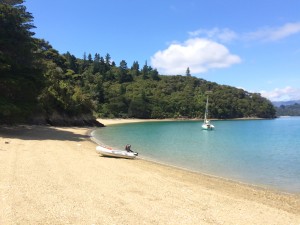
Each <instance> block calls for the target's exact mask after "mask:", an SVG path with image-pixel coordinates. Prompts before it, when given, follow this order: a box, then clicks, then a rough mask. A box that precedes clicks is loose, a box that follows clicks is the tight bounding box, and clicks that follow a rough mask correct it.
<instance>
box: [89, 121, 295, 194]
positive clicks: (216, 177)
mask: <svg viewBox="0 0 300 225" xmlns="http://www.w3.org/2000/svg"><path fill="white" fill-rule="evenodd" d="M237 120H240V119H237ZM241 120H244V119H241ZM245 120H247V119H245ZM100 121H101V122H102V123H103V124H104V125H105V126H111V125H118V124H130V123H145V122H164V121H167V122H168V121H175V122H176V121H198V120H177V119H151V120H148V119H99V122H100ZM97 129H101V128H97ZM94 130H95V129H93V130H91V131H90V132H89V134H90V136H91V141H92V142H94V143H95V144H97V145H102V146H108V145H107V144H106V143H103V142H101V141H100V140H97V139H96V138H95V137H94V136H93V131H94ZM108 147H111V146H108ZM137 159H140V160H144V161H147V162H149V163H153V164H157V165H161V166H166V167H170V168H174V169H178V170H183V171H186V172H190V173H195V174H199V175H201V176H207V177H208V178H213V179H221V180H224V181H225V182H232V183H237V184H240V185H244V186H247V187H250V188H256V189H262V190H266V191H272V192H275V193H281V194H287V195H296V196H297V195H298V196H299V197H300V192H288V191H284V190H280V189H277V188H275V187H269V186H264V185H259V184H253V183H247V182H244V181H239V180H235V179H231V178H226V177H222V176H218V175H213V174H209V173H204V172H201V171H197V170H192V169H188V168H186V167H181V166H176V165H172V164H168V163H165V162H161V161H158V160H155V159H151V158H144V157H141V156H138V158H137Z"/></svg>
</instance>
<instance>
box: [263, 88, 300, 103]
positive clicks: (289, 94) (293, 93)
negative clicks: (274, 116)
mask: <svg viewBox="0 0 300 225" xmlns="http://www.w3.org/2000/svg"><path fill="white" fill-rule="evenodd" d="M260 93H261V95H262V96H263V97H265V98H268V99H269V100H271V101H290V100H299V99H300V88H293V87H290V86H287V87H285V88H282V89H280V88H275V89H274V90H272V91H261V92H260Z"/></svg>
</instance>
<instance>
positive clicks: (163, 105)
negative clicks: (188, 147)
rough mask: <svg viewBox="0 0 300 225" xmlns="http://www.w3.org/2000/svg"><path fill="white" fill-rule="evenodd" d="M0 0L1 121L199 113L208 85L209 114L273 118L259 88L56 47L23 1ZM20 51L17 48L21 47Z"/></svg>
mask: <svg viewBox="0 0 300 225" xmlns="http://www.w3.org/2000/svg"><path fill="white" fill-rule="evenodd" d="M7 2H12V3H1V4H0V10H1V17H0V34H1V35H0V74H1V77H0V123H48V124H51V125H99V124H97V122H96V121H95V116H96V117H98V116H101V117H123V118H129V117H130V118H131V117H134V118H178V117H184V118H203V114H204V107H205V99H206V92H207V91H210V92H211V95H210V97H209V98H210V101H209V102H210V106H209V109H210V115H209V116H210V117H212V118H222V119H228V118H238V117H260V118H274V117H275V109H274V107H273V105H272V104H271V102H270V101H268V100H267V99H265V98H263V97H261V96H260V95H259V94H257V93H249V92H246V91H244V90H242V89H237V88H234V87H230V86H224V85H219V84H216V83H213V82H209V81H206V80H203V79H200V78H196V77H192V76H190V74H187V76H180V75H176V76H175V75H174V76H163V75H160V74H159V73H158V71H157V70H156V69H153V68H152V67H151V66H148V65H147V63H145V64H144V65H143V66H142V67H140V65H139V63H138V62H133V64H132V66H131V67H128V65H127V63H126V61H125V60H122V61H121V62H120V63H119V65H116V63H115V62H113V61H111V56H110V55H109V54H108V53H107V54H106V55H104V56H101V55H100V54H98V53H96V54H95V55H94V56H93V57H92V55H91V54H88V55H86V54H85V53H84V55H83V58H82V59H81V58H76V57H75V56H74V55H72V54H71V53H69V52H67V53H65V54H59V52H58V51H57V50H56V49H54V48H53V47H52V46H51V45H50V44H49V43H48V42H47V41H45V40H42V39H37V38H34V37H33V36H34V33H33V32H32V31H31V29H32V28H34V25H33V17H32V15H31V14H30V13H29V12H27V11H26V8H25V7H23V6H22V4H20V3H22V2H23V1H21V0H19V1H7ZM21 52H22V54H20V53H21Z"/></svg>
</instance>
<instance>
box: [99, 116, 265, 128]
mask: <svg viewBox="0 0 300 225" xmlns="http://www.w3.org/2000/svg"><path fill="white" fill-rule="evenodd" d="M223 120H224V121H225V120H265V119H264V118H257V117H245V118H234V119H211V121H223ZM266 120H268V119H266ZM97 121H98V122H100V123H102V124H103V125H105V126H110V125H116V124H126V123H145V122H170V121H171V122H172V121H174V122H176V121H199V122H202V121H203V119H185V118H179V119H171V118H170V119H130V118H129V119H123V118H115V119H107V118H98V119H97Z"/></svg>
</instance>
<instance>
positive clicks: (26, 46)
mask: <svg viewBox="0 0 300 225" xmlns="http://www.w3.org/2000/svg"><path fill="white" fill-rule="evenodd" d="M22 2H23V1H2V2H1V3H0V96H1V97H0V103H1V106H0V107H1V110H0V122H12V121H19V122H22V121H24V120H26V118H27V117H28V115H29V114H30V112H32V111H34V110H36V105H37V96H38V94H39V92H40V90H41V88H42V86H43V83H44V78H43V76H42V65H41V63H40V61H39V59H38V53H37V48H36V40H35V39H34V38H33V37H32V35H33V34H34V33H33V32H32V31H31V29H32V28H33V27H34V26H33V24H32V20H33V17H32V16H31V14H30V13H28V12H27V11H26V8H25V6H22V5H20V4H21V3H22Z"/></svg>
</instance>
